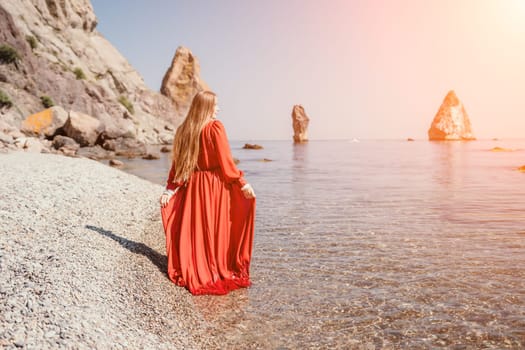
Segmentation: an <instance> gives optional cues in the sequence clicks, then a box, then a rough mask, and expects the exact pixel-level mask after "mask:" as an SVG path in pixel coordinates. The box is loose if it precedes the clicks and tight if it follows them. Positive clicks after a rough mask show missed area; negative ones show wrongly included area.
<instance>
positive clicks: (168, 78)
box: [160, 46, 210, 115]
mask: <svg viewBox="0 0 525 350" xmlns="http://www.w3.org/2000/svg"><path fill="white" fill-rule="evenodd" d="M209 89H210V88H209V87H208V85H207V84H206V83H205V82H204V81H203V80H201V78H200V66H199V61H198V60H197V57H195V56H194V55H193V54H192V53H191V51H190V50H189V49H188V48H185V47H183V46H179V47H178V48H177V51H176V52H175V56H173V60H172V61H171V66H170V68H169V69H168V71H167V72H166V74H165V75H164V78H163V79H162V86H161V88H160V92H161V94H163V95H164V96H167V97H169V98H170V99H171V100H172V101H173V102H174V104H175V108H176V109H177V112H178V113H179V114H180V115H185V114H186V112H187V111H188V109H189V108H190V104H191V101H192V99H193V96H195V94H196V93H197V92H199V91H201V90H209Z"/></svg>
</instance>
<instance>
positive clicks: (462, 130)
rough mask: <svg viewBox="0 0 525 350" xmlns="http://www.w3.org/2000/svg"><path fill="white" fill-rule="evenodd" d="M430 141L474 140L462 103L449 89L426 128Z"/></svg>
mask: <svg viewBox="0 0 525 350" xmlns="http://www.w3.org/2000/svg"><path fill="white" fill-rule="evenodd" d="M428 139H429V140H430V141H461V140H464V141H467V140H475V139H476V138H475V137H474V135H473V134H472V127H471V126H470V120H469V117H468V115H467V111H466V110H465V107H464V106H463V103H461V101H460V100H459V99H458V97H457V96H456V93H455V92H454V91H449V92H448V94H447V96H446V97H445V99H444V100H443V103H442V104H441V106H440V107H439V110H438V112H437V114H436V116H435V117H434V120H433V121H432V124H431V125H430V129H429V130H428Z"/></svg>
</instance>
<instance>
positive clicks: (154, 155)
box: [142, 153, 160, 160]
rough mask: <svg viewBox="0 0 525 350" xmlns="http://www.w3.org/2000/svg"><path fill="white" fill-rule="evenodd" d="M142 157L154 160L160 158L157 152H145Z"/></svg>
mask: <svg viewBox="0 0 525 350" xmlns="http://www.w3.org/2000/svg"><path fill="white" fill-rule="evenodd" d="M142 159H146V160H156V159H160V156H159V155H158V154H154V153H147V154H145V155H143V156H142Z"/></svg>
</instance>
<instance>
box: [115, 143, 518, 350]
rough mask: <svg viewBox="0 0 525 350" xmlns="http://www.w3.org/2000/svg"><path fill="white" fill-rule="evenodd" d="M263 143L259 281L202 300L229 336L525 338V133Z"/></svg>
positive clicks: (144, 165) (258, 181)
mask: <svg viewBox="0 0 525 350" xmlns="http://www.w3.org/2000/svg"><path fill="white" fill-rule="evenodd" d="M258 143H259V144H262V145H263V146H264V149H263V150H243V149H241V146H242V144H243V143H242V142H232V152H233V154H234V156H235V157H237V158H239V159H240V160H241V163H240V164H239V167H240V168H241V169H243V170H245V173H246V177H247V179H248V180H249V181H250V183H251V184H252V185H253V187H254V188H255V190H256V193H257V222H256V232H255V243H254V252H253V261H252V277H253V282H254V285H253V286H252V287H251V288H250V289H248V290H242V291H236V292H234V293H231V294H230V295H228V296H224V297H208V296H204V297H197V298H195V304H196V306H197V308H198V311H199V312H201V313H202V314H203V316H204V317H205V318H206V319H207V320H208V321H209V322H210V324H211V325H212V328H214V327H215V329H216V333H217V334H218V335H219V336H221V337H223V338H224V341H225V343H226V344H228V345H229V346H232V347H242V346H246V345H251V346H259V347H264V348H268V347H269V348H304V347H307V348H311V347H319V348H333V347H340V348H366V349H375V348H434V347H447V348H458V349H462V348H498V349H499V348H522V347H525V227H524V223H525V204H524V201H523V195H524V193H525V191H524V190H523V188H524V186H523V184H524V182H525V174H524V173H520V172H519V171H517V170H516V168H517V167H519V166H521V165H525V141H524V140H502V141H475V142H466V143H463V142H448V143H447V142H445V143H440V142H426V141H416V142H406V141H361V142H350V141H311V142H310V143H308V144H304V145H295V146H294V145H293V144H292V143H291V142H288V141H260V142H258ZM495 146H500V147H505V148H513V149H516V150H515V151H514V152H491V151H490V149H492V148H493V147H495ZM263 158H268V159H271V160H272V161H271V162H263V161H261V160H262V159H263ZM168 165H169V160H168V158H167V157H166V156H165V155H164V156H163V158H162V159H161V160H158V161H144V160H130V161H127V162H126V169H125V170H126V171H129V172H131V173H135V174H137V175H139V176H142V177H145V178H147V179H149V180H151V181H154V182H158V183H163V182H164V181H165V178H166V175H167V168H168Z"/></svg>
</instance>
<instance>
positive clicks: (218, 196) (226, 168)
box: [160, 91, 255, 295]
mask: <svg viewBox="0 0 525 350" xmlns="http://www.w3.org/2000/svg"><path fill="white" fill-rule="evenodd" d="M217 111H218V107H217V96H216V95H215V94H214V93H213V92H210V91H201V92H199V93H197V95H195V97H194V98H193V101H192V104H191V107H190V110H189V112H188V115H187V117H186V119H185V120H184V122H183V123H182V124H181V126H179V127H178V128H177V132H176V134H175V139H174V141H173V162H172V166H171V170H170V173H169V176H168V181H167V186H166V190H165V191H164V193H163V194H162V196H161V198H160V204H161V214H162V222H163V225H164V231H165V233H166V252H167V256H168V276H169V278H170V279H171V280H172V281H173V282H174V283H176V284H177V285H179V286H183V287H186V288H187V289H188V290H189V291H190V292H191V293H192V294H194V295H197V294H226V293H228V292H229V291H231V290H234V289H237V288H242V287H248V286H250V284H251V282H250V274H249V272H250V260H251V255H252V245H253V231H254V220H255V193H254V191H253V189H252V187H251V186H250V185H249V184H248V183H247V182H246V180H245V179H244V178H243V172H242V171H240V170H239V169H237V167H236V166H235V163H234V162H233V159H232V156H231V152H230V147H229V144H228V139H227V137H226V131H225V130H224V126H223V125H222V123H221V122H220V121H219V120H217V119H215V117H216V115H217Z"/></svg>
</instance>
